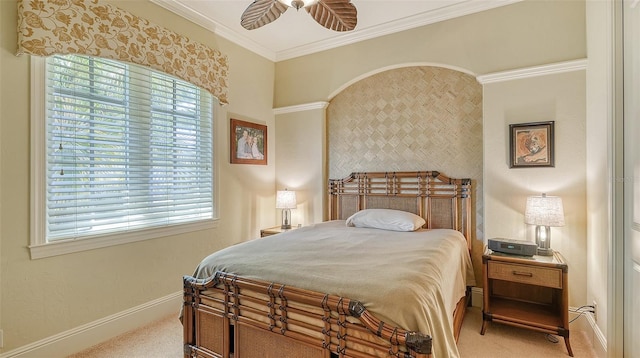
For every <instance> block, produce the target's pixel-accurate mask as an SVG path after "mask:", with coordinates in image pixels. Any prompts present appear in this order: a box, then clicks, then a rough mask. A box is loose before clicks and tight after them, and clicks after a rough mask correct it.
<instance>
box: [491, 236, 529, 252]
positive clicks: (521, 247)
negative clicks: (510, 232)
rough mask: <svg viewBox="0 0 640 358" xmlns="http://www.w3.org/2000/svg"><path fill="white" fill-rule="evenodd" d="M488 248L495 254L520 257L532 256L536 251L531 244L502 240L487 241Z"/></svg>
mask: <svg viewBox="0 0 640 358" xmlns="http://www.w3.org/2000/svg"><path fill="white" fill-rule="evenodd" d="M488 247H489V249H491V250H493V251H496V252H502V253H505V254H512V255H522V256H533V255H535V254H536V251H537V249H538V245H536V244H534V243H533V242H529V241H523V240H513V239H503V238H493V239H489V245H488Z"/></svg>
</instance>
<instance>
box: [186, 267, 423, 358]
mask: <svg viewBox="0 0 640 358" xmlns="http://www.w3.org/2000/svg"><path fill="white" fill-rule="evenodd" d="M183 326H184V356H185V357H216V358H217V357H223V358H228V357H234V358H250V357H256V358H258V357H259V358H265V357H274V358H275V357H278V358H283V357H290V358H300V357H305V358H313V357H324V358H331V357H355V358H360V357H361V358H365V357H403V358H410V357H413V358H427V357H431V337H430V336H428V335H425V334H422V333H418V332H411V331H407V330H404V329H401V328H397V327H391V326H390V325H389V324H386V323H384V322H382V321H380V320H379V319H377V318H376V317H374V316H373V315H371V314H370V313H369V312H368V311H367V310H366V309H365V308H364V306H363V305H362V304H361V303H360V302H358V301H355V300H350V299H348V298H345V297H338V296H334V295H328V294H322V293H318V292H314V291H309V290H304V289H300V288H296V287H291V286H286V285H281V284H277V283H269V282H265V281H260V280H253V279H247V278H243V277H239V276H236V275H231V274H226V273H223V272H217V273H216V274H215V276H213V277H211V278H209V279H206V280H197V279H195V278H193V277H191V276H185V277H184V311H183Z"/></svg>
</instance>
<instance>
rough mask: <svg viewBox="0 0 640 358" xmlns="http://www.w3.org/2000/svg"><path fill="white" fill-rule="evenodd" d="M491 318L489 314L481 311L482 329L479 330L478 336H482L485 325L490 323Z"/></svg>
mask: <svg viewBox="0 0 640 358" xmlns="http://www.w3.org/2000/svg"><path fill="white" fill-rule="evenodd" d="M491 319H492V317H491V314H490V313H485V312H484V311H482V328H480V335H482V336H484V332H485V331H486V330H487V323H489V321H491Z"/></svg>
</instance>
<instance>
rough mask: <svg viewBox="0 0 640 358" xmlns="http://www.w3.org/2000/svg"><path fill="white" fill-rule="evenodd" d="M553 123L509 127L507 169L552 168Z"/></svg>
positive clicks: (512, 125) (534, 123) (553, 158)
mask: <svg viewBox="0 0 640 358" xmlns="http://www.w3.org/2000/svg"><path fill="white" fill-rule="evenodd" d="M554 124H555V122H554V121H547V122H532V123H519V124H510V125H509V133H510V136H509V152H510V155H509V167H510V168H530V167H554V166H555V153H554Z"/></svg>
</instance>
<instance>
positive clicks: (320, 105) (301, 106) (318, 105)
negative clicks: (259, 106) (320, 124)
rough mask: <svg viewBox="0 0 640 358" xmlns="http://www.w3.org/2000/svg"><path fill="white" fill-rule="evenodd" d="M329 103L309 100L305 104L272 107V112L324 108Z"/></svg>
mask: <svg viewBox="0 0 640 358" xmlns="http://www.w3.org/2000/svg"><path fill="white" fill-rule="evenodd" d="M328 105H329V102H311V103H305V104H298V105H295V106H288V107H279V108H274V109H273V114H276V115H278V114H286V113H295V112H304V111H311V110H314V109H325V108H327V106H328Z"/></svg>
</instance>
